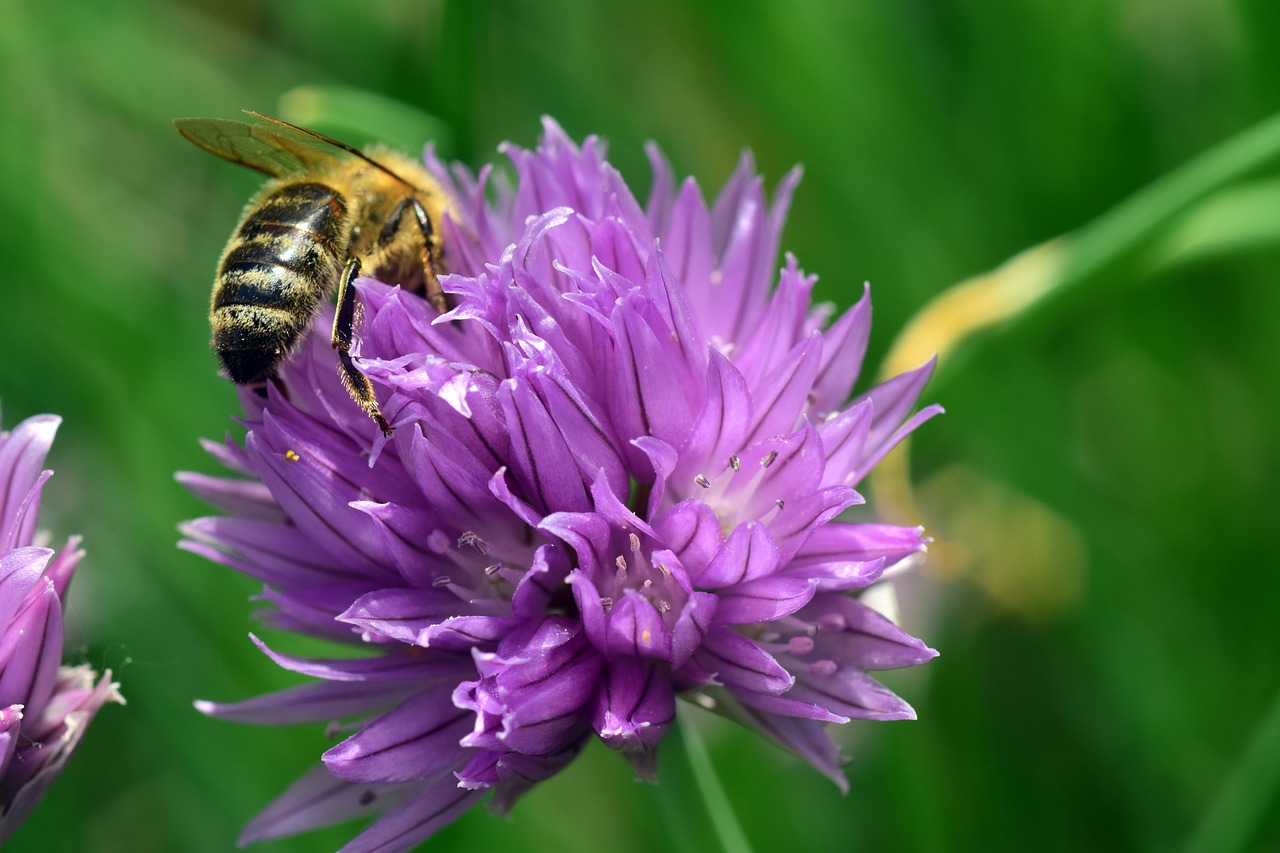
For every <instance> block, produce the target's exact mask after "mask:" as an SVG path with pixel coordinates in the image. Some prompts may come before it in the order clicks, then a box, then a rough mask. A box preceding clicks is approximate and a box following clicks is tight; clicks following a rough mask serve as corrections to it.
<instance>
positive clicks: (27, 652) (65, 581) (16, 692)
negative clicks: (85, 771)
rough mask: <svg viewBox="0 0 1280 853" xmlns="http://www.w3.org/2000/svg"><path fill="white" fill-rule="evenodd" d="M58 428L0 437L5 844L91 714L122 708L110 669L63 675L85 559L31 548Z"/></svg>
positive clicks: (50, 424) (0, 791) (43, 419)
mask: <svg viewBox="0 0 1280 853" xmlns="http://www.w3.org/2000/svg"><path fill="white" fill-rule="evenodd" d="M59 423H61V419H60V418H58V417H56V416H54V415H38V416H36V417H34V418H28V419H27V420H25V421H23V422H22V423H20V424H18V425H17V426H16V427H14V429H13V431H12V432H6V433H0V626H3V630H4V634H3V636H2V637H0V844H3V843H4V841H5V840H6V839H8V837H9V836H10V835H11V834H12V833H13V831H14V830H15V829H17V828H18V826H19V825H20V824H21V823H22V821H23V819H25V818H26V816H27V815H28V814H29V813H30V812H31V810H32V809H33V808H35V807H36V804H37V803H39V802H40V798H41V797H42V796H44V792H45V790H46V789H47V788H48V787H49V785H50V783H52V782H53V780H54V778H55V777H56V776H57V775H58V773H59V772H61V770H62V767H63V765H64V764H66V763H67V759H69V758H70V757H71V753H72V752H74V751H75V748H76V745H77V744H79V743H80V738H81V737H83V736H84V732H85V729H86V728H87V727H88V725H89V721H90V720H92V719H93V715H94V714H96V713H97V711H98V709H99V708H101V707H102V706H103V705H104V704H106V703H107V702H123V701H124V700H123V699H121V698H120V694H119V693H117V692H116V688H117V686H118V685H116V684H115V683H113V682H112V681H111V672H110V670H108V671H106V672H104V673H103V674H102V677H101V678H100V679H97V681H96V682H95V678H97V676H96V674H95V673H94V671H93V670H92V669H90V668H89V667H88V666H74V667H73V666H59V663H60V661H61V659H62V642H63V636H62V600H63V598H64V597H65V596H66V594H67V586H68V585H69V584H70V583H71V575H72V573H74V572H75V570H76V566H77V565H78V564H79V562H80V558H81V557H83V556H84V552H83V551H81V550H80V549H79V544H80V537H78V536H73V537H71V539H69V540H68V541H67V543H66V544H65V545H64V546H63V548H62V550H61V551H60V552H58V553H57V555H56V556H55V554H54V551H53V549H51V548H43V547H37V546H34V545H32V541H33V540H34V538H35V535H36V534H35V531H36V519H37V516H38V515H39V513H40V492H41V490H42V489H43V488H44V484H45V481H46V480H48V479H49V477H51V476H52V475H53V472H52V471H42V470H41V469H42V468H43V466H44V460H45V456H46V455H47V454H48V452H49V448H50V447H51V446H52V445H53V436H54V433H56V432H57V431H58V424H59Z"/></svg>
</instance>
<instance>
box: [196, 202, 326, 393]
mask: <svg viewBox="0 0 1280 853" xmlns="http://www.w3.org/2000/svg"><path fill="white" fill-rule="evenodd" d="M345 229H346V204H345V202H344V201H343V199H342V197H341V196H340V195H339V194H338V193H337V191H336V190H334V189H332V188H330V187H326V186H324V185H323V184H318V183H298V184H290V185H287V186H284V187H281V188H280V189H278V190H276V191H275V192H273V193H271V194H270V195H268V196H267V197H266V198H264V199H263V200H262V201H261V202H260V203H259V204H258V205H257V206H256V207H254V209H253V210H252V211H251V212H250V213H249V214H248V216H246V217H245V220H244V222H242V223H241V225H240V228H239V229H238V230H237V231H236V234H235V236H234V237H232V240H231V244H230V245H229V246H228V247H227V252H226V255H225V256H224V257H223V259H222V264H221V266H220V267H219V269H218V280H217V284H216V286H215V288H214V292H213V305H212V311H211V319H212V321H213V345H214V349H216V350H217V351H218V355H219V357H220V358H221V360H222V363H223V366H224V367H225V368H226V370H227V373H228V375H229V376H230V377H231V379H232V380H233V381H235V382H240V383H245V382H257V381H261V380H262V379H265V378H267V377H268V376H270V375H271V374H272V373H273V372H274V371H275V369H276V367H278V365H279V363H280V362H281V361H282V360H283V359H284V358H285V357H286V356H287V355H288V354H289V353H290V352H291V351H292V350H293V348H294V345H295V344H296V343H297V341H298V339H299V338H300V337H301V335H302V332H303V331H304V329H305V328H306V325H307V323H308V322H310V319H311V317H312V316H313V315H314V314H315V311H316V308H317V306H318V305H319V302H320V298H321V296H323V295H324V294H325V293H327V292H328V291H329V290H330V289H331V288H332V287H333V286H334V285H335V284H336V283H337V280H338V274H339V272H340V271H341V265H342V263H343V258H342V257H341V254H342V253H343V251H344V249H345V242H346V241H345V239H344V235H345V233H346V231H345Z"/></svg>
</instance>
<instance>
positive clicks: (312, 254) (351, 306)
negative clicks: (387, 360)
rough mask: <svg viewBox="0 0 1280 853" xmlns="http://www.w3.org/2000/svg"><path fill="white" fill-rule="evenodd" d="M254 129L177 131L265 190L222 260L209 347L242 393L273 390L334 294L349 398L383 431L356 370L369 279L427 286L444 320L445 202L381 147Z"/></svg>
mask: <svg viewBox="0 0 1280 853" xmlns="http://www.w3.org/2000/svg"><path fill="white" fill-rule="evenodd" d="M249 115H250V116H252V117H253V121H251V122H242V121H230V120H226V119H216V118H184V119H178V120H177V121H175V122H174V126H175V127H176V128H177V130H178V132H179V133H181V134H182V135H183V136H185V137H186V138H187V139H189V140H191V141H192V142H194V143H195V144H196V145H199V146H200V147H201V148H203V149H205V150H206V151H210V152H212V153H214V154H217V155H218V156H219V157H222V158H223V159H226V160H230V161H231V162H232V163H239V164H240V165H242V166H248V167H249V168H251V169H256V170H257V171H259V172H262V173H263V174H265V175H267V176H268V177H269V178H270V180H269V181H267V183H266V184H264V185H263V187H262V189H261V190H259V191H258V193H257V195H255V196H254V197H253V198H252V199H250V200H249V204H248V206H247V207H246V208H245V211H244V214H243V216H241V219H240V224H239V225H237V226H236V230H235V231H234V232H233V233H232V235H231V239H230V240H229V241H228V242H227V248H226V249H225V250H224V251H223V253H222V258H221V260H219V261H218V272H217V278H216V279H215V280H214V284H213V298H212V301H211V304H210V308H209V322H210V325H212V327H213V348H214V350H215V351H216V352H217V354H218V358H219V360H220V361H221V362H222V367H223V371H224V372H225V374H226V376H227V377H228V378H230V379H231V381H232V382H235V383H237V384H240V385H258V386H261V385H263V384H265V383H266V382H267V381H268V380H270V379H271V378H272V377H273V376H274V375H275V373H276V371H277V370H278V369H279V368H280V365H281V364H282V363H283V362H284V361H285V360H286V359H287V358H288V357H289V355H290V354H291V353H292V352H293V350H294V348H295V347H296V346H297V344H298V342H299V341H300V340H301V338H302V335H303V332H304V331H305V330H306V329H307V327H308V326H309V325H310V323H311V320H312V319H313V318H314V317H315V315H316V312H317V311H319V309H320V300H321V299H323V298H326V297H328V296H329V295H330V294H331V293H333V292H334V290H336V291H337V301H338V307H337V312H336V313H335V315H334V320H333V334H332V343H333V347H334V349H336V350H337V351H338V362H339V375H340V377H341V379H342V384H343V386H344V387H345V388H346V389H347V391H348V392H349V393H350V394H351V399H353V400H354V401H355V402H356V405H358V406H359V407H360V408H361V409H363V410H364V411H365V412H366V413H367V414H368V415H369V417H371V418H373V420H374V421H375V422H376V423H377V424H378V427H379V428H380V429H381V430H382V433H383V435H391V431H392V427H391V425H390V424H389V423H387V421H386V419H385V418H383V416H382V412H381V411H380V410H379V409H378V401H377V398H376V397H375V396H374V392H373V385H372V384H371V383H370V382H369V380H368V378H367V377H365V375H364V374H363V373H361V372H360V371H359V370H357V369H356V366H355V364H354V363H353V362H352V360H351V354H350V350H351V335H352V326H353V325H354V324H355V320H356V295H355V288H354V287H352V283H353V282H354V281H355V279H356V276H357V275H359V274H360V271H361V270H362V269H366V270H368V271H369V273H371V274H374V275H377V276H378V277H379V278H382V279H383V280H386V281H390V282H398V283H400V284H402V285H404V286H406V287H421V288H422V289H423V290H425V292H426V297H427V299H428V300H429V301H430V302H431V304H432V305H433V306H435V308H436V310H437V311H440V312H441V313H443V312H444V310H445V308H446V305H445V299H444V292H443V291H442V290H441V289H440V282H439V280H438V278H437V274H438V273H439V272H440V271H441V266H440V256H441V246H440V238H439V236H438V235H437V234H436V230H435V227H434V224H433V223H435V222H439V221H440V219H441V217H442V216H443V215H444V212H445V208H446V202H447V196H446V194H445V191H444V189H443V188H442V187H441V186H440V184H439V183H438V182H437V181H436V180H435V179H434V178H432V177H431V175H430V174H429V173H428V172H427V170H426V169H425V168H424V167H423V166H422V165H421V164H419V163H416V162H414V161H413V160H411V159H409V158H408V157H405V156H404V155H402V154H398V153H396V152H394V151H391V150H389V149H387V148H384V147H382V146H372V147H370V148H368V149H367V150H365V151H363V152H361V151H358V150H356V149H355V148H352V147H351V146H349V145H346V144H344V143H341V142H339V141H337V140H336V139H330V138H329V137H327V136H323V135H321V134H319V133H316V132H314V131H311V130H306V129H304V128H301V127H297V126H295V125H292V124H289V123H288V122H285V121H281V120H280V119H276V118H271V117H269V116H265V115H261V114H259V113H255V112H249Z"/></svg>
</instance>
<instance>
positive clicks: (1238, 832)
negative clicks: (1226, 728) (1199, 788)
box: [1186, 695, 1280, 853]
mask: <svg viewBox="0 0 1280 853" xmlns="http://www.w3.org/2000/svg"><path fill="white" fill-rule="evenodd" d="M1278 800H1280V695H1277V696H1276V699H1275V702H1273V703H1272V705H1271V708H1270V709H1268V711H1267V713H1266V714H1265V715H1264V716H1263V718H1262V722H1261V723H1260V724H1259V725H1258V727H1257V730H1256V731H1255V732H1254V734H1253V737H1252V738H1250V739H1249V744H1248V746H1246V747H1245V750H1244V754H1243V755H1241V756H1240V759H1239V760H1238V761H1237V762H1236V766H1235V768H1234V770H1233V771H1232V772H1231V773H1230V774H1229V775H1228V776H1227V779H1226V781H1225V782H1224V783H1223V785H1222V789H1221V790H1220V791H1219V793H1218V798H1217V799H1216V800H1214V802H1213V805H1211V806H1210V807H1209V810H1208V812H1206V813H1205V815H1204V818H1203V819H1202V820H1201V821H1200V826H1199V828H1198V829H1197V830H1196V834H1195V835H1193V836H1192V838H1191V841H1190V842H1189V843H1188V844H1187V847H1186V853H1229V851H1232V850H1247V849H1250V844H1251V842H1252V841H1253V840H1254V838H1255V837H1256V836H1257V834H1258V831H1259V829H1260V828H1261V826H1262V824H1263V822H1264V821H1266V820H1267V819H1268V818H1270V817H1271V815H1273V814H1274V813H1275V809H1276V808H1277V806H1280V803H1278V802H1277V801H1278Z"/></svg>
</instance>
